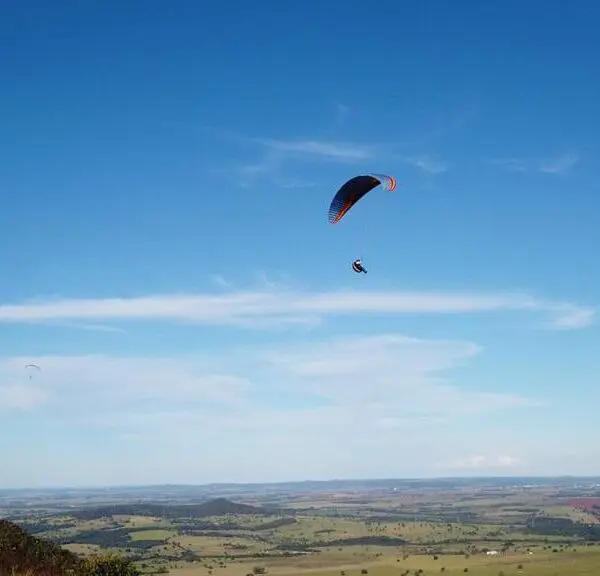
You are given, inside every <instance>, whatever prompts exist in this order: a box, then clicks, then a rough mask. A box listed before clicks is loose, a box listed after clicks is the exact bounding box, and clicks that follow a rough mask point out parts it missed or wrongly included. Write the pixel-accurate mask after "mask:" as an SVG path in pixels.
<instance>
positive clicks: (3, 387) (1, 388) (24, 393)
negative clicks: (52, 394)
mask: <svg viewBox="0 0 600 576" xmlns="http://www.w3.org/2000/svg"><path fill="white" fill-rule="evenodd" d="M21 369H22V364H21ZM47 400H48V393H47V392H46V391H45V390H44V389H43V388H40V387H39V386H37V385H36V384H35V383H31V382H11V380H10V379H9V380H4V381H3V382H1V381H0V412H2V411H3V410H12V409H15V408H17V409H25V410H26V409H29V408H33V407H35V406H38V405H40V404H44V403H45V402H46V401H47Z"/></svg>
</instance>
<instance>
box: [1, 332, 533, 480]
mask: <svg viewBox="0 0 600 576" xmlns="http://www.w3.org/2000/svg"><path fill="white" fill-rule="evenodd" d="M227 352H228V353H227ZM227 352H226V351H224V352H223V354H222V355H221V356H218V355H217V356H214V355H213V356H211V357H210V358H209V357H207V356H206V355H204V354H203V353H198V354H192V355H187V356H180V357H166V358H156V357H148V358H137V357H134V358H131V357H114V356H112V357H111V356H44V357H38V358H33V359H32V358H27V359H24V358H10V359H4V360H0V397H5V393H6V390H7V388H8V387H9V386H13V387H14V386H15V385H19V386H25V385H31V382H29V381H28V380H26V375H24V374H23V368H22V367H23V364H24V362H25V361H35V362H36V363H37V364H38V365H40V366H41V367H42V369H43V373H42V374H41V376H40V377H39V378H37V381H36V382H35V385H36V387H37V388H43V389H44V390H45V396H38V397H37V404H36V405H35V407H36V423H35V425H36V426H37V428H36V435H37V436H40V437H42V438H44V437H45V438H48V440H49V442H50V438H51V435H52V433H53V432H54V433H55V432H56V431H57V430H59V431H60V430H62V431H63V432H62V435H63V436H64V434H65V433H66V434H67V435H68V437H69V438H72V441H73V442H76V441H77V438H85V437H86V435H87V434H89V433H93V435H94V437H101V438H103V440H102V442H103V443H104V444H105V445H106V446H107V448H106V452H102V453H99V452H98V451H96V452H94V451H89V450H88V451H87V452H85V454H83V453H82V454H81V455H80V457H78V458H76V459H75V461H74V460H73V459H72V458H71V465H69V464H68V463H67V464H66V467H63V466H65V464H64V463H62V462H61V456H60V455H61V454H62V453H63V452H64V451H65V450H67V448H66V447H65V445H64V441H63V442H61V443H57V442H54V443H51V442H50V444H49V445H48V446H46V445H43V443H42V445H40V446H41V447H40V448H39V449H40V450H42V448H44V454H45V456H44V457H45V458H47V459H49V460H50V461H51V462H53V461H54V458H55V459H56V468H55V469H53V468H52V466H53V464H52V463H51V462H50V463H49V464H48V465H47V466H44V467H43V469H42V468H40V469H39V471H38V475H39V478H40V482H42V481H43V482H46V483H48V482H50V478H52V477H55V476H57V475H58V476H60V475H62V476H60V477H61V478H62V482H63V483H64V482H65V481H66V482H68V483H73V482H74V479H73V478H74V477H77V475H78V474H83V472H82V470H89V472H88V473H89V474H90V476H89V477H85V478H83V479H82V480H81V481H86V482H88V483H89V482H90V481H91V480H92V481H93V482H94V483H102V482H106V481H119V482H135V481H139V480H140V479H141V477H138V476H136V474H137V471H138V470H144V471H145V476H144V478H143V479H141V480H142V481H143V482H144V483H149V482H154V481H170V482H174V481H193V482H200V481H210V480H215V479H219V480H240V481H241V480H252V479H255V480H256V479H263V480H264V479H267V480H268V479H282V478H292V477H296V478H302V477H307V476H309V477H328V476H329V477H331V476H370V475H373V474H383V475H385V474H391V473H392V472H393V469H395V470H396V471H395V473H393V474H392V475H402V470H401V468H398V466H399V465H401V464H402V463H407V462H408V463H410V464H409V465H408V466H409V467H411V468H412V470H413V471H414V473H417V472H418V471H420V473H423V472H425V471H426V470H428V469H429V470H433V469H434V467H435V462H436V461H437V460H439V459H440V458H442V457H443V456H444V455H445V456H448V455H452V454H454V456H455V458H458V457H459V454H460V452H459V451H460V450H463V449H464V445H465V444H464V441H463V442H458V441H457V440H456V437H455V436H454V435H453V430H454V428H455V427H456V426H457V424H460V423H464V421H465V416H468V421H469V422H474V421H476V420H477V418H482V417H487V416H489V415H490V414H492V413H495V412H499V411H500V412H502V411H507V410H509V411H511V413H512V412H514V410H516V409H521V410H527V409H529V408H532V407H535V406H537V405H538V404H539V403H538V401H537V400H536V399H532V398H527V397H522V396H515V395H511V394H504V393H501V392H495V393H491V392H481V391H474V390H467V389H463V388H461V386H459V385H458V384H456V383H454V382H452V380H451V376H452V370H453V369H454V368H456V367H458V366H461V365H464V364H465V363H467V362H468V360H469V359H470V358H472V357H473V356H474V355H476V354H478V353H479V352H480V348H479V347H478V346H477V345H475V344H473V343H470V342H461V341H443V340H421V339H415V338H409V337H406V336H403V335H398V334H386V335H379V336H375V337H345V338H339V337H338V338H333V339H329V340H323V341H321V342H317V343H310V344H304V345H295V346H290V345H283V344H281V345H276V346H268V347H267V348H262V347H253V348H248V349H245V350H235V351H227ZM3 394H4V396H3ZM34 404H35V403H33V402H30V403H29V406H30V407H32V408H33V407H34ZM10 407H11V406H8V405H4V409H5V410H4V412H3V415H2V418H1V419H0V420H6V417H7V412H6V410H7V409H8V408H10ZM12 407H13V408H14V407H16V403H13V405H12ZM21 407H25V406H24V405H23V406H21ZM13 426H14V423H13ZM12 429H13V430H14V428H12ZM442 431H443V434H441V432H442ZM99 435H100V436H99ZM15 437H16V441H15V443H14V444H13V446H12V448H13V452H14V456H15V462H16V460H18V459H17V458H16V457H17V453H18V452H19V450H18V449H17V448H19V442H20V440H19V436H18V434H16V435H15ZM209 439H210V440H209ZM215 440H216V441H215ZM23 443H24V444H23V448H25V443H27V439H25V440H23ZM84 444H85V442H84ZM30 448H31V447H29V448H28V449H30ZM73 449H74V448H73ZM392 450H393V452H394V455H395V458H393V459H390V451H392ZM457 452H458V453H457ZM190 454H198V458H193V459H192V461H190V458H189V456H190ZM290 454H293V455H294V457H293V458H291V459H290V458H289V456H290ZM357 454H360V458H357V457H356V455H357ZM250 455H251V460H252V462H250V461H249V462H248V463H247V466H246V464H244V463H245V462H246V459H248V458H249V456H250ZM30 457H31V458H34V457H35V456H34V455H33V454H31V455H30ZM7 458H8V460H7ZM3 461H4V462H5V464H6V463H7V462H8V467H9V468H10V465H11V463H13V461H12V460H11V454H8V455H7V456H6V458H5V459H4V460H3ZM73 462H76V469H74V468H73V465H74V464H73ZM102 463H104V468H102V466H100V464H102ZM88 464H89V467H88ZM109 464H111V465H110V466H109ZM250 464H251V465H250ZM404 466H407V464H404ZM11 470H13V468H11ZM94 470H95V472H92V471H94ZM111 470H114V471H115V472H114V473H115V474H119V477H118V479H113V477H108V476H107V474H109V471H111ZM11 473H12V472H11ZM68 474H70V476H68ZM111 474H112V472H111ZM214 475H216V476H214ZM67 478H69V479H68V480H67ZM29 483H32V481H31V480H30V481H29ZM33 483H35V482H33Z"/></svg>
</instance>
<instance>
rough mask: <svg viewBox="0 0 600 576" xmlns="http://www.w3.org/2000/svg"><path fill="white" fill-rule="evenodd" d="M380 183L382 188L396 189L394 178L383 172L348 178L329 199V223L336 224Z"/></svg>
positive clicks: (390, 190) (391, 190)
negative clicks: (330, 199) (331, 198)
mask: <svg viewBox="0 0 600 576" xmlns="http://www.w3.org/2000/svg"><path fill="white" fill-rule="evenodd" d="M380 184H381V186H382V188H383V189H384V190H388V191H389V192H393V191H394V190H395V189H396V179H395V178H394V177H393V176H386V175H385V174H367V175H362V176H355V177H354V178H350V180H348V181H347V182H345V183H344V184H343V185H342V187H341V188H340V189H339V190H338V191H337V192H336V195H335V196H334V197H333V200H332V201H331V205H330V206H329V214H328V219H329V223H330V224H337V223H338V222H339V221H340V220H341V219H342V218H343V217H344V216H345V215H346V213H347V212H348V210H350V208H352V207H353V206H354V205H355V204H356V203H357V202H358V201H359V200H360V199H361V198H362V197H363V196H365V195H366V194H368V193H369V192H370V191H371V190H373V188H375V187H377V186H379V185H380Z"/></svg>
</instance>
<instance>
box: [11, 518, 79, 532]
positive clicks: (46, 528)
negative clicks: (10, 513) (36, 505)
mask: <svg viewBox="0 0 600 576" xmlns="http://www.w3.org/2000/svg"><path fill="white" fill-rule="evenodd" d="M16 524H17V525H19V526H21V528H23V529H24V530H25V531H26V532H27V533H28V534H39V533H40V532H50V531H54V530H60V529H64V528H73V527H75V526H76V523H75V522H72V521H70V522H63V523H61V524H58V523H51V522H44V521H43V520H40V521H27V522H17V523H16Z"/></svg>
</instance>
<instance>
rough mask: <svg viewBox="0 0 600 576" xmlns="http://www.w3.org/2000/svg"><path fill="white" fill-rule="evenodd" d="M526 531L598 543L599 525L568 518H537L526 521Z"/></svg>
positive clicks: (599, 535) (599, 539)
mask: <svg viewBox="0 0 600 576" xmlns="http://www.w3.org/2000/svg"><path fill="white" fill-rule="evenodd" d="M526 526H527V531H528V532H530V533H532V534H543V535H548V536H571V537H579V538H584V539H586V540H591V541H600V524H584V523H582V522H573V520H570V519H569V518H553V517H548V516H537V517H535V518H528V519H527V523H526Z"/></svg>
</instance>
